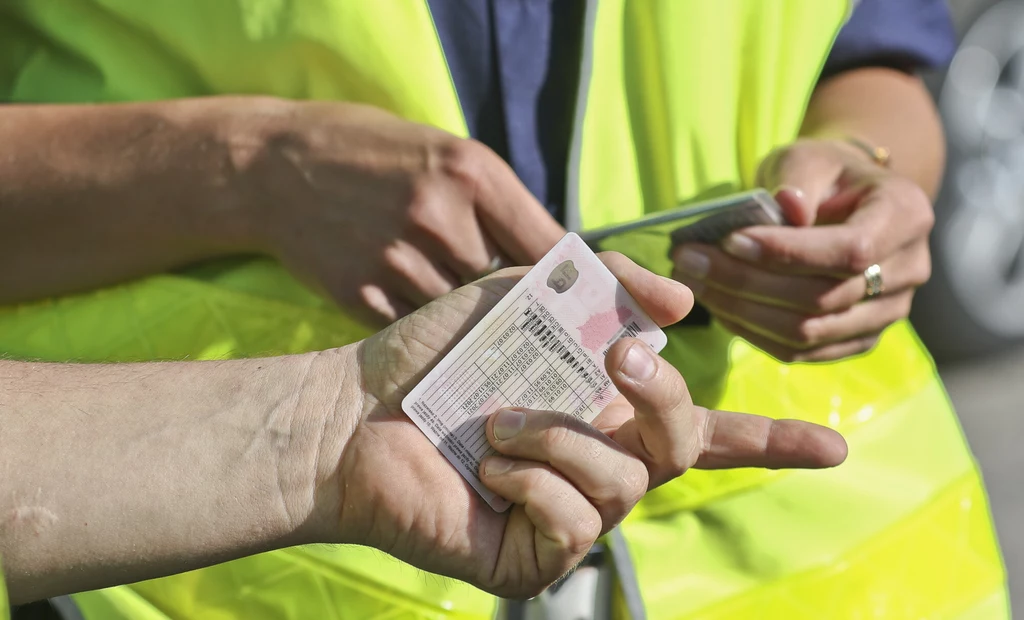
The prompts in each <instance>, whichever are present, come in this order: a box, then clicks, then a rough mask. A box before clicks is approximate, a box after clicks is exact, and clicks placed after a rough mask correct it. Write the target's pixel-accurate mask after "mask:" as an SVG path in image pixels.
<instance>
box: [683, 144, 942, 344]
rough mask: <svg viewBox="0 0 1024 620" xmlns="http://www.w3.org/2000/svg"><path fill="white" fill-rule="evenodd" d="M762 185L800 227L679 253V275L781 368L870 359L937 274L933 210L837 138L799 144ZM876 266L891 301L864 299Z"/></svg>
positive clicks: (904, 182) (746, 234) (780, 153)
mask: <svg viewBox="0 0 1024 620" xmlns="http://www.w3.org/2000/svg"><path fill="white" fill-rule="evenodd" d="M759 183H760V184H761V185H763V186H765V187H774V188H781V189H780V190H779V192H778V194H777V197H778V200H779V203H780V205H781V206H782V207H783V209H784V211H785V214H786V216H787V218H788V219H789V221H790V222H791V223H792V224H794V226H793V227H788V226H787V227H753V228H748V229H746V230H742V231H739V232H736V233H733V234H732V235H731V236H730V237H728V238H726V240H725V241H724V242H723V244H722V247H720V248H719V247H714V246H708V245H697V244H694V245H686V246H680V247H679V248H676V250H675V254H674V260H675V268H676V271H675V276H676V277H677V279H679V280H680V281H681V282H683V283H685V284H687V285H688V286H690V288H691V289H692V290H693V291H694V294H695V295H696V297H697V300H698V301H700V303H701V304H702V305H704V306H705V307H707V308H708V310H709V311H710V312H711V313H712V314H713V315H714V316H715V318H716V319H718V320H719V321H720V322H721V324H722V325H724V326H725V327H726V328H727V329H729V330H730V331H732V332H733V333H735V334H737V335H739V336H742V337H744V338H746V339H747V340H749V341H750V342H751V343H753V344H754V345H756V346H758V347H760V348H761V349H763V350H764V351H766V352H768V353H769V354H771V355H773V356H775V357H777V358H778V359H780V360H783V361H822V360H833V359H839V358H842V357H847V356H850V355H855V354H858V353H862V352H864V351H867V350H869V349H870V348H871V347H872V346H874V344H875V342H877V340H878V337H879V335H880V334H881V332H882V331H883V330H884V329H885V328H886V327H888V326H889V325H891V324H892V323H894V322H896V321H898V320H899V319H903V318H906V317H907V315H908V314H909V312H910V304H911V300H912V299H913V296H914V289H915V288H916V287H918V286H920V285H921V284H923V283H924V282H925V281H926V280H927V279H928V277H929V275H930V273H931V261H930V254H929V250H928V233H929V232H930V231H931V228H932V224H933V221H934V215H933V213H932V206H931V202H930V201H929V199H928V197H927V195H926V194H925V192H924V191H923V190H922V189H921V188H920V187H918V186H917V185H916V184H915V183H914V182H913V181H911V180H909V179H906V178H903V177H900V176H898V175H896V174H894V173H892V172H890V171H889V170H887V169H885V168H882V167H881V166H879V165H877V164H875V163H874V162H873V161H871V160H869V159H868V158H867V156H866V155H865V154H864V153H862V152H860V150H858V149H857V148H855V147H853V146H851V145H850V144H847V143H845V142H842V141H838V140H801V141H799V142H796V143H794V144H792V145H790V146H788V147H785V148H782V149H779V150H777V151H775V152H774V153H772V154H771V155H770V156H769V157H768V158H767V159H766V160H765V162H764V163H763V164H762V166H761V170H760V174H759ZM873 265H877V266H878V267H879V268H880V270H881V275H882V283H883V285H884V287H885V289H884V292H882V293H881V294H880V295H878V296H873V297H871V298H868V295H867V278H866V276H865V273H864V272H865V270H867V269H868V268H869V267H872V266H873Z"/></svg>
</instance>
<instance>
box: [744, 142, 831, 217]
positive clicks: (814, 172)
mask: <svg viewBox="0 0 1024 620" xmlns="http://www.w3.org/2000/svg"><path fill="white" fill-rule="evenodd" d="M822 147H823V145H822V144H820V143H815V142H810V141H806V142H797V143H796V144H793V145H791V146H788V147H784V148H781V149H776V150H775V151H773V152H772V153H771V154H770V155H769V156H768V157H767V158H765V160H764V162H763V163H762V164H761V168H760V169H759V170H758V183H759V184H760V185H761V186H762V187H766V188H768V189H769V190H771V191H773V192H774V193H775V195H776V200H777V201H778V203H779V206H780V207H782V211H783V214H784V215H785V216H786V220H787V221H788V222H789V223H790V224H792V225H794V226H811V225H812V224H814V223H815V221H816V220H817V217H818V207H819V206H820V205H821V203H823V202H825V201H826V200H828V199H829V198H830V197H831V196H832V195H833V194H834V193H835V191H836V184H837V182H838V180H839V177H840V174H841V173H842V171H843V166H842V163H841V162H839V161H838V160H837V159H836V158H835V157H832V156H830V154H829V151H828V150H826V149H824V148H822Z"/></svg>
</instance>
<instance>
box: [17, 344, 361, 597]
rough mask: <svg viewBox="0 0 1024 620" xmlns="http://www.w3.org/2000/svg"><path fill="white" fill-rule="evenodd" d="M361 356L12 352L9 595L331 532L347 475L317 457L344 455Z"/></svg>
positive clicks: (180, 565)
mask: <svg viewBox="0 0 1024 620" xmlns="http://www.w3.org/2000/svg"><path fill="white" fill-rule="evenodd" d="M353 363H354V353H352V352H351V350H350V349H349V348H345V349H339V350H335V351H327V352H323V353H316V354H307V355H301V356H288V357H279V358H270V359H256V360H241V361H230V362H182V363H159V364H130V365H68V364H60V365H58V364H32V363H17V362H0V556H2V557H3V561H4V570H5V572H6V577H7V580H8V584H9V586H10V592H11V596H12V599H13V601H15V602H18V601H28V600H35V599H38V598H41V597H45V596H50V595H54V594H59V593H66V592H74V591H80V590H83V589H92V588H97V587H101V586H107V585H113V584H117V583H127V582H132V581H137V580H140V579H145V578H150V577H155V576H160V575H166V574H170V573H176V572H181V571H185V570H189V569H193V568H197V567H200V566H204V565H209V564H212V563H216V562H221V561H225V560H229V559H232V558H237V557H241V556H244V555H249V554H253V553H258V552H261V551H266V550H269V549H274V548H279V547H283V546H289V545H294V544H302V543H308V542H330V541H331V540H334V539H335V536H336V532H335V531H334V530H333V529H332V528H333V527H335V526H336V522H337V515H336V514H332V513H334V511H335V510H336V508H335V507H336V506H338V505H339V504H338V502H339V501H340V498H338V497H336V495H337V493H338V491H337V488H338V486H337V484H336V482H334V481H333V480H332V479H331V476H332V475H333V474H334V472H332V471H330V464H324V463H323V462H321V461H322V459H318V455H319V454H321V453H322V452H323V453H328V452H329V453H332V454H336V453H337V452H338V446H337V445H334V444H335V443H336V442H337V440H338V439H337V438H339V437H344V436H345V432H344V430H345V429H344V428H341V427H345V426H346V425H347V424H352V425H354V424H355V422H356V420H357V418H358V415H356V414H355V413H354V412H355V409H357V408H358V407H359V406H361V401H360V399H359V396H358V393H356V392H353V391H351V389H350V386H352V385H353V381H355V380H354V379H353V378H352V374H353V373H352V372H351V368H352V367H351V364H353ZM349 414H352V415H349ZM325 441H326V442H328V443H329V444H331V445H324V442H325Z"/></svg>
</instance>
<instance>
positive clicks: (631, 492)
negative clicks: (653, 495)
mask: <svg viewBox="0 0 1024 620" xmlns="http://www.w3.org/2000/svg"><path fill="white" fill-rule="evenodd" d="M649 483H650V478H649V476H648V473H647V468H646V467H644V466H643V465H641V464H640V463H637V464H636V466H635V467H627V468H625V469H624V471H623V474H622V492H621V497H622V504H623V506H624V507H625V508H626V510H629V509H630V508H632V507H633V506H635V505H636V504H637V503H638V502H639V501H640V500H641V499H643V496H644V495H646V494H647V485H648V484H649Z"/></svg>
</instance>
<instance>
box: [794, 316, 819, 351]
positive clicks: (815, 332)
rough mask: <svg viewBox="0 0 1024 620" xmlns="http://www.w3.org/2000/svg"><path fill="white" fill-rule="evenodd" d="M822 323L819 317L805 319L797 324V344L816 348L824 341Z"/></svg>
mask: <svg viewBox="0 0 1024 620" xmlns="http://www.w3.org/2000/svg"><path fill="white" fill-rule="evenodd" d="M822 331H823V330H822V321H821V319H820V318H817V317H803V318H802V319H800V321H799V322H798V323H797V326H796V337H795V338H794V340H795V342H796V343H797V344H799V345H801V346H803V347H808V348H809V347H813V346H816V345H817V344H818V343H819V342H821V340H822V335H823V334H822Z"/></svg>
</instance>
